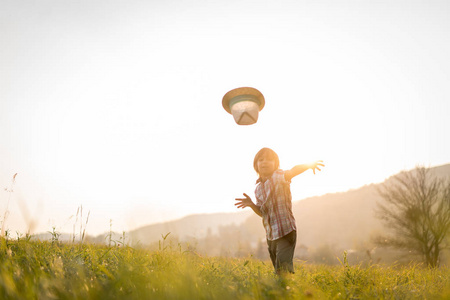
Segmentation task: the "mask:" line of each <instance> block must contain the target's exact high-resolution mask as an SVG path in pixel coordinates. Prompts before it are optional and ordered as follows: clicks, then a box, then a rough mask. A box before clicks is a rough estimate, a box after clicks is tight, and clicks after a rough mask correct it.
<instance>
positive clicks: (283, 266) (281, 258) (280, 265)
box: [267, 230, 297, 273]
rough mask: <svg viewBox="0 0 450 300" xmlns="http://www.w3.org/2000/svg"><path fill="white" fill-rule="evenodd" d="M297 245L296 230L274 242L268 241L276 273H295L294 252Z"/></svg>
mask: <svg viewBox="0 0 450 300" xmlns="http://www.w3.org/2000/svg"><path fill="white" fill-rule="evenodd" d="M296 243H297V232H296V231H295V230H294V231H292V232H290V233H288V234H287V235H285V236H283V237H281V238H279V239H277V240H274V241H269V240H267V245H268V246H269V254H270V259H271V260H272V264H273V267H274V268H275V272H277V273H280V272H281V271H287V272H290V273H294V263H293V260H294V250H295V245H296Z"/></svg>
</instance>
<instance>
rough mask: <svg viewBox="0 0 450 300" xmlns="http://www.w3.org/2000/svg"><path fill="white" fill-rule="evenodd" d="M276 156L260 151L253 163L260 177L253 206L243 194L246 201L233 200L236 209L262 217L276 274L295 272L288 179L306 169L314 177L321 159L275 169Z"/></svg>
mask: <svg viewBox="0 0 450 300" xmlns="http://www.w3.org/2000/svg"><path fill="white" fill-rule="evenodd" d="M279 166H280V161H279V159H278V155H277V154H276V153H275V152H274V151H273V150H272V149H269V148H262V149H261V150H259V152H258V153H257V154H256V156H255V159H254V160H253V168H254V169H255V171H256V173H257V174H258V175H259V178H258V180H257V181H256V183H257V186H256V189H255V196H256V204H255V203H253V201H252V199H251V198H250V197H249V196H248V195H247V194H245V193H244V196H245V198H236V201H238V202H236V204H235V205H236V206H237V207H238V208H245V207H251V208H252V209H253V211H254V212H255V213H256V214H257V215H259V216H260V217H262V221H263V224H264V228H265V230H266V238H267V245H268V249H269V254H270V259H271V260H272V264H273V266H274V268H275V272H276V273H277V274H280V272H281V271H288V272H290V273H294V264H293V258H294V250H295V244H296V241H297V228H296V225H295V219H294V215H293V214H292V196H291V189H290V183H291V179H292V178H293V177H295V176H297V175H299V174H301V173H303V172H305V171H306V170H308V169H312V170H313V172H314V174H316V169H317V170H319V171H320V168H319V166H324V164H323V163H322V161H321V160H319V161H316V162H313V163H310V164H304V165H297V166H295V167H293V168H292V169H290V170H287V171H283V170H280V169H278V168H279Z"/></svg>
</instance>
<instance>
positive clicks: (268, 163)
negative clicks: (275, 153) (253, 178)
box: [257, 154, 275, 178]
mask: <svg viewBox="0 0 450 300" xmlns="http://www.w3.org/2000/svg"><path fill="white" fill-rule="evenodd" d="M257 164H258V173H259V175H260V176H261V177H264V178H268V177H270V176H272V174H273V172H275V160H274V159H273V158H271V157H270V156H269V155H267V154H263V155H261V157H260V158H259V159H258V161H257Z"/></svg>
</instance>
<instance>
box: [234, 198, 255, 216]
mask: <svg viewBox="0 0 450 300" xmlns="http://www.w3.org/2000/svg"><path fill="white" fill-rule="evenodd" d="M244 196H245V198H236V199H235V200H236V201H239V202H236V203H235V204H234V205H236V206H237V207H238V208H245V207H251V209H253V211H254V212H255V213H256V214H257V215H258V216H260V217H261V209H260V208H259V206H257V205H256V204H255V203H253V201H252V199H251V198H250V197H249V196H248V195H247V194H246V193H244Z"/></svg>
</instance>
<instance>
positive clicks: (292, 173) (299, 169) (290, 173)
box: [284, 160, 325, 181]
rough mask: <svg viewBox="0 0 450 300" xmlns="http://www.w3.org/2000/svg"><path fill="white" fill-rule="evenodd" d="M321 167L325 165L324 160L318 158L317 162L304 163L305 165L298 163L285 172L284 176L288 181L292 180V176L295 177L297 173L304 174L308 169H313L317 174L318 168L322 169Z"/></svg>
mask: <svg viewBox="0 0 450 300" xmlns="http://www.w3.org/2000/svg"><path fill="white" fill-rule="evenodd" d="M319 167H325V165H324V164H323V161H322V160H317V161H315V162H312V163H309V164H303V165H297V166H295V167H293V168H292V169H290V170H288V171H286V172H284V178H285V179H286V181H290V180H291V179H292V178H294V177H295V176H297V175H300V174H302V173H303V172H305V171H306V170H308V169H311V170H313V172H314V174H316V169H317V170H319V171H320V168H319Z"/></svg>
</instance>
